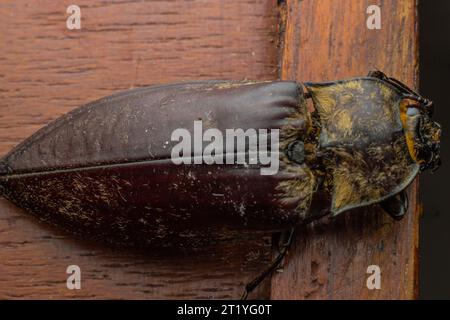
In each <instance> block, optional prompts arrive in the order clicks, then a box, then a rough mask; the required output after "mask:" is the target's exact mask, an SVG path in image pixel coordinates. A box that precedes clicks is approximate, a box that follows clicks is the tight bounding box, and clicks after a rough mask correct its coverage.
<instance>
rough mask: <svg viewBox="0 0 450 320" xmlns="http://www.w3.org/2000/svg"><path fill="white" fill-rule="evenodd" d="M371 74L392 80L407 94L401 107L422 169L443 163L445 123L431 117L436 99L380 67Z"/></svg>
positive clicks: (413, 153)
mask: <svg viewBox="0 0 450 320" xmlns="http://www.w3.org/2000/svg"><path fill="white" fill-rule="evenodd" d="M369 76H371V77H376V78H379V79H381V80H383V81H386V82H388V83H390V84H391V85H393V86H394V87H396V88H397V89H398V90H399V91H400V92H401V93H402V94H403V96H404V97H403V99H402V100H401V101H400V104H399V108H400V110H399V111H400V119H401V121H402V125H403V129H404V132H405V136H406V142H407V145H408V150H409V153H410V155H411V158H412V159H413V160H414V161H416V162H417V163H418V164H419V165H420V169H421V170H422V171H423V170H426V169H431V170H432V171H435V170H437V169H438V168H439V166H440V164H441V159H440V155H439V152H440V138H441V126H440V125H439V124H438V123H437V122H434V121H432V120H431V118H432V116H433V112H434V106H433V102H432V101H430V100H428V99H425V98H423V97H422V96H421V95H419V94H418V93H417V92H415V91H413V90H411V89H410V88H408V87H407V86H406V85H405V84H403V83H402V82H400V81H398V80H396V79H394V78H389V77H387V76H386V75H385V74H384V73H382V72H380V71H371V72H370V73H369Z"/></svg>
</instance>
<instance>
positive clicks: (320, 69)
mask: <svg viewBox="0 0 450 320" xmlns="http://www.w3.org/2000/svg"><path fill="white" fill-rule="evenodd" d="M371 4H377V5H379V6H380V7H381V19H382V20H381V30H369V29H368V28H367V27H366V19H367V17H368V15H367V14H366V10H367V7H368V6H369V5H371ZM416 5H417V4H416V1H415V0H402V1H396V0H384V1H381V0H379V1H365V0H354V1H347V0H328V1H314V0H303V1H299V0H287V1H286V3H285V4H284V5H283V7H282V8H281V11H282V14H283V22H284V32H285V35H284V45H283V51H282V55H281V61H282V67H281V71H280V72H281V78H282V79H291V80H298V81H305V80H309V81H325V80H335V79H342V78H348V77H354V76H364V75H366V74H367V72H368V71H369V70H371V69H375V68H378V69H380V70H382V71H384V72H385V73H387V74H388V75H390V76H392V77H395V78H397V79H400V80H401V81H403V82H405V83H407V84H408V85H409V86H411V87H415V86H416V85H417V76H418V54H417V50H418V46H417V15H416ZM417 190H418V187H417V182H415V183H414V184H413V185H412V186H411V187H410V189H409V199H410V201H409V202H410V203H409V212H408V214H407V216H406V217H405V218H404V219H403V220H402V221H400V222H395V221H392V219H390V218H389V217H388V216H387V215H386V214H384V213H383V212H382V210H381V209H380V208H378V207H372V208H368V209H364V210H357V211H353V212H349V213H346V214H343V215H341V216H339V217H337V218H336V219H333V220H332V221H329V220H326V221H321V222H319V223H315V224H313V225H310V226H307V227H302V228H299V230H297V234H298V236H297V237H296V240H295V241H294V244H293V247H292V249H291V251H290V253H289V255H288V257H287V258H286V259H285V262H284V272H282V273H277V274H275V275H274V276H273V277H272V290H271V297H272V298H274V299H365V298H367V299H411V298H415V297H416V295H417V292H416V289H417V271H418V270H417V248H418V218H419V206H418V204H417V201H416V199H417V193H418V191H417ZM370 265H378V266H379V267H380V269H381V273H382V276H381V290H368V288H367V286H366V280H367V278H368V276H369V275H368V274H367V273H366V271H367V268H368V266H370Z"/></svg>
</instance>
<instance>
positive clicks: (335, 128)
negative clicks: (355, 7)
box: [0, 71, 440, 246]
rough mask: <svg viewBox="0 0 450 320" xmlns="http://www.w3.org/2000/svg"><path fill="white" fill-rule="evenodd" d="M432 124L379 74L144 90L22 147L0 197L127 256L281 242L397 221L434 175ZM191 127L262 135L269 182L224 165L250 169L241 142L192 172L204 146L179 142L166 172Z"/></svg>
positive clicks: (3, 166)
mask: <svg viewBox="0 0 450 320" xmlns="http://www.w3.org/2000/svg"><path fill="white" fill-rule="evenodd" d="M309 99H311V101H312V104H311V105H309V106H308V104H307V101H308V100H309ZM431 113H432V104H431V102H430V101H428V100H426V99H424V98H422V97H421V96H420V95H419V94H417V93H415V92H414V91H412V90H410V89H408V88H407V87H406V86H405V85H403V84H402V83H400V82H399V81H397V80H394V79H392V78H388V77H386V76H385V75H384V74H382V73H381V72H378V71H377V72H371V73H370V74H369V76H368V77H362V78H354V79H349V80H342V81H335V82H327V83H296V82H290V81H277V82H230V81H201V82H186V83H179V84H171V85H161V86H152V87H146V88H141V89H136V90H131V91H128V92H123V93H119V94H116V95H112V96H109V97H106V98H103V99H100V100H98V101H95V102H93V103H90V104H88V105H85V106H83V107H80V108H78V109H76V110H74V111H72V112H70V113H68V114H66V115H64V116H63V117H61V118H59V119H57V120H56V121H54V122H52V123H51V124H49V125H48V126H46V127H44V128H43V129H41V130H39V131H38V132H37V133H35V134H34V135H33V136H31V137H30V138H28V139H27V140H25V141H24V142H23V143H22V144H20V145H19V146H17V147H16V148H15V149H13V150H12V151H11V152H10V153H9V154H8V155H6V157H5V158H3V159H2V160H1V162H0V193H1V194H3V195H4V196H5V197H6V198H8V199H9V200H11V201H12V202H14V203H15V204H16V205H17V206H19V207H21V208H24V209H26V210H27V211H29V212H31V213H33V214H35V215H36V216H37V217H39V218H40V219H42V220H45V221H48V222H50V223H52V224H56V225H58V226H60V227H62V228H64V229H66V230H69V231H71V232H73V233H76V234H79V235H82V236H83V237H90V238H94V239H99V240H102V241H109V242H112V243H119V244H127V245H136V246H147V245H149V246H152V245H164V246H165V245H170V244H172V243H173V242H175V240H174V239H177V240H176V241H179V240H180V239H182V240H184V241H185V243H191V244H194V245H195V244H198V243H197V241H200V240H198V239H205V238H206V237H207V235H208V234H210V233H214V232H216V231H220V230H242V231H280V230H286V229H289V228H291V227H292V226H295V225H296V224H298V223H306V222H308V221H311V220H314V219H317V218H319V217H321V216H323V215H326V214H331V215H337V214H339V213H341V212H343V211H346V210H349V209H352V208H357V207H361V206H367V205H372V204H380V205H382V206H383V208H384V209H385V210H386V211H387V212H388V213H389V214H391V215H392V216H394V217H396V218H399V217H401V216H402V215H403V214H404V213H405V210H406V206H405V203H406V199H405V196H404V190H405V188H406V187H407V186H408V185H409V184H410V183H411V182H412V181H413V179H414V178H415V177H416V175H417V174H418V173H419V172H420V171H421V170H424V169H427V168H431V169H435V168H437V167H438V165H439V161H440V160H439V139H440V128H439V126H438V125H437V124H436V123H435V122H432V121H431ZM195 122H197V123H201V125H202V133H205V132H206V131H207V130H208V129H215V130H216V131H215V132H216V133H217V132H219V133H223V136H224V137H225V136H226V131H227V130H229V129H234V130H238V129H240V130H242V132H250V131H247V130H254V132H257V133H262V134H263V135H262V136H259V140H258V142H259V145H258V146H259V147H261V146H263V147H266V148H267V149H268V150H270V151H271V155H272V156H273V154H272V152H273V153H274V154H275V155H276V157H277V159H278V160H279V165H278V167H277V171H276V172H275V173H273V174H263V173H262V172H263V171H262V169H263V168H264V167H267V164H261V163H256V164H255V163H250V162H249V161H246V162H245V163H242V162H239V161H234V162H233V161H230V163H227V161H225V159H230V158H232V159H235V158H234V157H236V159H237V158H238V156H239V154H240V153H242V150H244V156H246V157H247V156H248V157H249V156H250V153H251V152H250V151H251V150H253V149H251V148H252V145H251V143H249V142H248V141H250V138H251V137H250V136H247V137H246V138H248V139H247V140H245V143H244V145H243V148H244V149H239V148H238V146H239V145H238V144H237V143H236V144H235V146H236V147H235V149H232V150H230V149H229V148H228V149H227V148H224V150H226V151H225V152H223V153H222V154H217V153H214V159H216V160H219V159H222V160H223V161H216V162H213V163H205V161H206V160H203V161H199V163H195V162H196V160H195V159H196V158H197V160H198V157H201V156H202V152H204V151H205V150H206V148H208V145H209V144H211V143H212V142H213V140H212V139H210V140H209V141H205V140H203V141H201V142H200V145H199V144H198V143H197V145H196V142H192V149H191V152H190V153H189V151H187V152H186V150H184V151H183V153H182V154H181V153H180V159H181V157H182V158H183V159H184V161H186V163H181V164H179V163H174V158H173V151H174V148H177V145H178V144H179V142H180V141H179V140H178V141H176V140H175V141H174V139H173V133H174V132H176V130H177V129H180V128H181V129H183V130H184V131H183V132H188V133H189V135H190V137H191V138H192V141H194V140H195V139H196V138H198V132H196V128H195V125H194V124H195ZM276 130H278V133H279V139H278V142H277V143H276V144H275V143H274V142H275V139H272V138H271V136H270V135H269V132H275V131H276ZM197 131H198V130H197ZM210 132H212V131H210ZM264 133H267V134H266V136H264ZM215 142H216V143H218V142H217V141H215ZM220 143H223V144H224V145H225V141H222V142H220ZM274 146H276V147H277V149H276V150H275V149H274ZM241 147H242V146H241ZM187 150H189V149H187ZM199 150H200V151H199ZM241 155H242V154H241ZM180 159H178V160H180ZM186 159H187V160H186ZM175 162H176V161H175Z"/></svg>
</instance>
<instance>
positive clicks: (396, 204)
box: [380, 191, 408, 220]
mask: <svg viewBox="0 0 450 320" xmlns="http://www.w3.org/2000/svg"><path fill="white" fill-rule="evenodd" d="M380 205H381V207H382V208H383V210H384V211H385V212H386V213H387V214H389V215H390V216H391V217H392V218H393V219H395V220H400V219H402V218H403V217H404V215H405V214H406V212H407V211H408V195H407V194H406V192H405V191H402V192H400V193H398V194H396V195H395V196H393V197H391V198H389V199H386V200H384V201H383V202H381V203H380Z"/></svg>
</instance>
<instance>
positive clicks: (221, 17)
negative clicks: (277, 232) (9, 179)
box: [0, 0, 278, 299]
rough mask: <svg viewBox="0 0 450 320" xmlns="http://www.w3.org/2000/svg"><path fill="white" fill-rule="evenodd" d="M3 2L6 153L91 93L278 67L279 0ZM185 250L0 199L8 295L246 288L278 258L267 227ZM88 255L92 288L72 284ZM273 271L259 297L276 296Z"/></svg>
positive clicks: (164, 294)
mask: <svg viewBox="0 0 450 320" xmlns="http://www.w3.org/2000/svg"><path fill="white" fill-rule="evenodd" d="M71 4H74V2H73V1H31V0H20V1H12V0H8V1H2V2H1V4H0V16H1V17H2V19H1V20H0V42H1V43H2V46H1V47H0V95H1V99H0V154H1V155H4V154H5V153H6V152H8V151H9V150H10V149H11V148H12V147H13V146H15V145H16V144H17V143H19V142H20V141H22V140H23V139H25V138H27V137H28V136H29V135H31V134H32V133H33V132H35V131H36V130H37V129H39V128H41V127H42V126H43V125H45V124H47V123H48V122H49V121H51V120H53V119H55V118H57V117H58V116H60V115H62V114H64V113H66V112H67V111H69V110H71V109H73V108H75V107H78V106H80V105H82V104H84V103H87V102H89V101H92V100H94V99H97V98H100V97H102V96H105V95H108V94H111V93H113V92H116V91H118V90H124V89H128V88H133V87H139V86H143V85H150V84H156V83H168V82H174V81H182V80H191V79H258V80H264V79H275V78H277V41H278V33H277V10H276V5H277V4H276V1H275V0H262V1H253V0H244V1H243V0H231V1H202V0H191V1H190V0H185V1H183V0H175V1H167V0H165V1H137V0H125V1H123V0H119V1H88V0H80V1H76V4H77V5H79V6H80V8H81V15H82V21H81V27H82V28H81V30H68V29H67V28H66V17H67V15H66V9H67V7H68V6H69V5H71ZM213 249H214V250H205V251H204V252H197V253H195V254H190V255H189V254H188V255H184V256H179V255H172V256H163V257H157V256H154V255H153V253H151V252H130V251H126V250H121V249H110V248H105V247H102V246H98V245H95V244H92V243H85V242H83V241H79V240H74V239H72V238H71V237H70V236H69V235H67V234H62V233H60V232H59V231H58V230H55V229H53V228H51V227H49V226H47V225H44V224H40V223H38V222H37V221H36V220H35V219H34V218H33V217H31V216H28V215H27V214H26V213H25V212H23V211H21V210H19V209H18V208H16V207H15V206H13V205H12V204H10V203H9V202H7V201H6V200H4V199H0V257H1V258H0V299H4V298H9V299H10V298H38V299H46V298H55V299H56V298H58V299H59V298H97V299H104V298H114V299H121V298H130V299H136V298H146V299H150V298H157V299H159V298H238V297H239V296H240V294H241V290H242V287H243V285H244V284H245V283H246V282H247V281H249V280H250V279H251V278H252V277H254V276H255V275H256V274H257V273H258V272H259V271H260V270H262V269H263V268H264V267H265V266H266V264H267V260H268V258H269V257H270V241H267V238H266V237H261V236H256V237H254V238H253V239H249V240H248V241H246V242H242V243H230V244H224V245H223V246H222V247H215V248H213ZM71 264H76V265H79V266H80V268H81V272H82V289H81V290H78V291H77V290H74V291H70V290H68V289H67V288H66V277H67V275H66V273H65V271H66V268H67V266H68V265H71ZM269 284H270V281H266V282H265V284H263V286H262V287H261V288H260V290H259V291H258V292H256V293H255V294H254V295H253V296H252V297H258V298H267V297H269V286H268V285H269Z"/></svg>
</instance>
